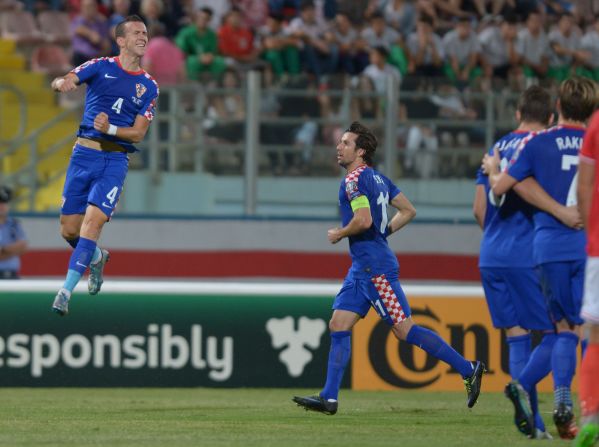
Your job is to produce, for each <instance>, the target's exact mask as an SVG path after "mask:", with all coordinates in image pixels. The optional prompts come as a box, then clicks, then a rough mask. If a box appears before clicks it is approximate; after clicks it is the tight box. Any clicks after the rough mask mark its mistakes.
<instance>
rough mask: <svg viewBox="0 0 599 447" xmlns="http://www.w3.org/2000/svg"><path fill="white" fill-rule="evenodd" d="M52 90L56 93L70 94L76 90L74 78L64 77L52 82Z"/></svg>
mask: <svg viewBox="0 0 599 447" xmlns="http://www.w3.org/2000/svg"><path fill="white" fill-rule="evenodd" d="M51 85H52V89H53V90H54V91H56V92H62V93H64V92H70V91H72V90H75V89H76V88H77V83H76V82H75V78H73V77H72V76H68V75H67V76H65V77H61V78H56V79H54V80H53V81H52V84H51Z"/></svg>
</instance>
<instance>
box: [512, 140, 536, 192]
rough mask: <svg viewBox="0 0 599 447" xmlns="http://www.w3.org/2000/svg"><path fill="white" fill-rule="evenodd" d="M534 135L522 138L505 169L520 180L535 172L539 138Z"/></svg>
mask: <svg viewBox="0 0 599 447" xmlns="http://www.w3.org/2000/svg"><path fill="white" fill-rule="evenodd" d="M533 137H534V134H531V135H530V136H529V137H526V138H523V139H522V142H521V143H520V146H518V149H517V150H516V152H515V153H514V156H513V157H512V159H511V160H510V162H509V164H508V166H507V169H506V171H505V172H507V173H508V174H509V175H510V176H512V177H513V178H515V179H516V180H518V181H519V182H521V181H522V180H524V179H525V178H526V177H530V176H531V175H533V173H534V172H533V167H534V165H533V159H534V157H533V154H534V152H535V145H536V143H538V139H536V140H535V139H533Z"/></svg>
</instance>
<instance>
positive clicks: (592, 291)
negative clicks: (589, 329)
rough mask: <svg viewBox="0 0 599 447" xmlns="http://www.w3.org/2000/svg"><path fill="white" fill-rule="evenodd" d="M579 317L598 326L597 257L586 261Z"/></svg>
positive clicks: (598, 282) (598, 269)
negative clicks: (582, 298) (582, 299)
mask: <svg viewBox="0 0 599 447" xmlns="http://www.w3.org/2000/svg"><path fill="white" fill-rule="evenodd" d="M580 316H581V317H582V318H584V321H586V322H587V323H592V324H599V257H589V258H588V259H587V265H586V271H585V274H584V301H583V304H582V311H581V312H580Z"/></svg>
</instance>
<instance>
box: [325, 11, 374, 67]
mask: <svg viewBox="0 0 599 447" xmlns="http://www.w3.org/2000/svg"><path fill="white" fill-rule="evenodd" d="M333 37H334V40H335V44H336V45H337V46H338V48H339V66H340V67H341V69H342V70H343V71H344V72H345V73H348V74H350V75H352V76H355V75H357V74H359V73H360V72H362V70H364V67H366V65H367V64H368V53H366V52H365V51H361V50H360V49H359V48H358V46H357V45H356V41H357V39H358V32H357V31H356V30H355V28H354V27H353V26H352V23H351V22H350V20H349V17H348V16H347V15H345V14H344V13H339V14H337V17H336V18H335V30H334V32H333Z"/></svg>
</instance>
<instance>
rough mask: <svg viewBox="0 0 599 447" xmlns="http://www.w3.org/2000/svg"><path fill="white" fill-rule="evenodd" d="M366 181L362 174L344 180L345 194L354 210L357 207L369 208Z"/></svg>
mask: <svg viewBox="0 0 599 447" xmlns="http://www.w3.org/2000/svg"><path fill="white" fill-rule="evenodd" d="M366 183H367V182H366V178H365V176H364V175H361V176H359V177H357V178H351V179H347V180H346V182H345V195H346V197H347V200H348V202H349V204H350V206H351V209H352V211H356V210H357V209H359V208H370V202H369V201H368V186H367V185H366Z"/></svg>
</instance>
